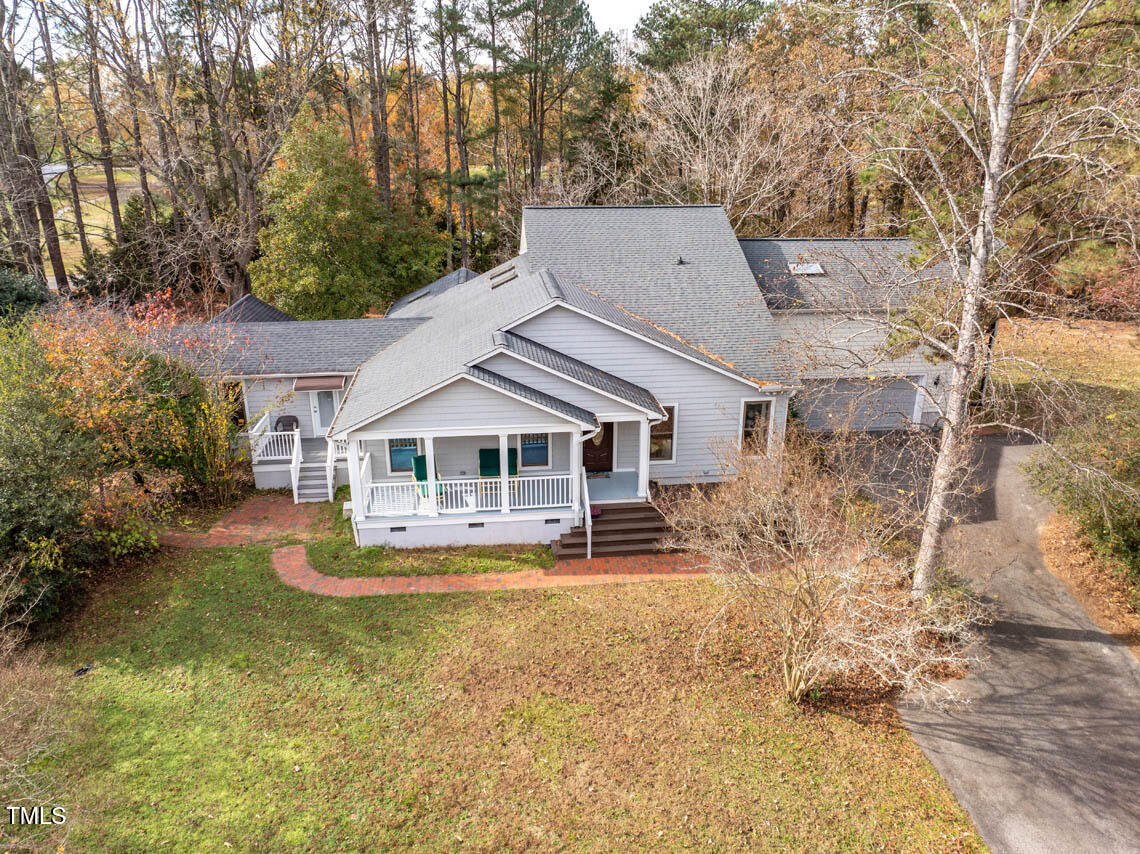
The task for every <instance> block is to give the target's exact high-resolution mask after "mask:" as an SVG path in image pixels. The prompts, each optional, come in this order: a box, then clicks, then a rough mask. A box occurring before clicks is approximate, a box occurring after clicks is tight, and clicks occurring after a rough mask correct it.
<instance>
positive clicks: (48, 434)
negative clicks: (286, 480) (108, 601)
mask: <svg viewBox="0 0 1140 854" xmlns="http://www.w3.org/2000/svg"><path fill="white" fill-rule="evenodd" d="M175 319H176V318H175V316H174V312H173V311H172V310H171V308H170V305H169V302H168V301H167V300H166V299H161V300H157V301H155V302H154V303H149V304H147V305H145V306H141V307H139V308H137V309H135V310H132V311H131V312H120V311H116V310H114V309H112V308H110V307H107V306H94V305H82V304H78V303H70V304H65V305H63V306H61V307H60V308H59V309H58V310H57V311H55V312H53V313H50V314H45V315H41V316H37V317H34V318H31V319H27V320H25V321H23V322H20V323H16V324H12V325H10V326H8V327H5V328H3V329H0V336H2V338H3V340H2V341H0V350H2V351H3V354H2V355H0V375H2V377H0V518H2V520H3V521H2V522H0V561H2V562H5V563H18V564H20V565H24V566H27V568H28V572H27V575H29V582H28V583H29V587H28V595H29V596H33V595H34V596H35V597H37V599H38V600H42V607H41V608H40V609H39V610H40V611H41V613H40V614H38V616H43V615H44V613H50V611H51V610H52V609H53V608H54V606H55V604H56V603H57V602H58V599H59V596H60V595H61V594H62V593H63V592H65V591H66V590H67V589H68V588H69V587H70V586H72V584H73V582H74V581H75V580H76V579H77V578H79V577H80V576H82V575H84V574H86V573H89V572H91V571H92V570H93V569H96V568H98V567H99V566H102V565H104V564H106V563H107V562H110V561H114V560H116V559H119V558H122V557H124V556H126V555H129V554H132V553H135V552H138V551H141V550H146V549H148V548H153V547H155V545H156V544H157V539H156V527H157V525H158V524H159V523H160V522H161V521H162V519H163V518H164V516H165V514H166V513H167V512H168V510H169V508H170V507H171V505H172V503H173V502H175V501H178V500H183V499H185V498H186V497H188V496H199V497H202V498H206V499H209V500H212V501H225V500H227V499H229V498H230V497H231V496H232V494H233V492H234V490H235V489H236V485H237V478H238V472H239V470H240V467H239V460H238V458H237V452H236V451H235V443H234V433H235V431H236V427H235V425H234V423H233V420H232V414H233V412H234V405H235V391H234V390H233V388H232V387H230V386H227V385H226V384H224V383H222V382H220V381H219V380H218V379H217V378H216V377H214V376H211V375H210V374H209V372H208V371H206V372H203V366H204V365H208V360H205V359H199V360H198V363H197V364H196V365H195V367H194V369H191V368H190V367H189V366H188V365H186V364H183V363H182V362H180V361H179V360H178V359H177V358H175V357H173V356H172V355H170V354H169V353H168V352H167V351H166V350H165V349H164V348H163V346H162V344H163V342H169V341H170V340H171V338H172V335H173V325H174V322H175ZM45 543H47V544H50V545H51V547H52V551H51V553H52V554H55V555H57V558H58V559H55V560H53V561H50V562H44V561H42V560H40V559H39V558H38V557H37V555H42V554H46V553H47V552H45V551H44V548H45V546H44V544H45ZM45 594H46V595H45Z"/></svg>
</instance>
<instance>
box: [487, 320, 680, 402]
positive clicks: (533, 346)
mask: <svg viewBox="0 0 1140 854" xmlns="http://www.w3.org/2000/svg"><path fill="white" fill-rule="evenodd" d="M495 343H497V344H500V345H502V346H503V347H505V348H506V349H507V350H508V351H510V352H511V353H516V354H517V355H519V356H521V357H522V358H524V359H527V360H528V361H531V362H534V363H535V364H538V365H542V366H543V367H544V368H549V369H550V370H551V371H554V372H556V373H559V374H562V375H563V376H566V377H570V378H571V379H574V380H577V381H578V382H580V383H582V384H583V385H587V386H589V387H591V388H595V389H597V390H598V391H600V392H602V393H603V394H607V395H609V396H610V397H616V398H618V399H619V400H624V401H625V402H627V403H630V404H632V405H633V406H636V407H638V408H639V409H646V410H649V411H650V412H655V413H657V414H658V415H660V416H662V417H665V410H663V409H662V408H661V404H660V403H658V402H657V398H656V397H654V395H653V392H651V391H649V389H646V388H642V387H641V386H639V385H634V384H633V383H631V382H629V381H628V380H623V379H622V378H621V377H617V376H614V375H613V374H611V373H608V372H606V371H603V370H601V369H600V368H595V367H594V366H593V365H588V364H586V363H585V362H580V361H578V360H577V359H575V358H573V357H571V356H567V355H566V354H565V353H560V352H558V351H557V350H553V349H551V348H550V347H547V346H546V345H545V344H539V343H538V342H537V341H532V340H530V339H529V338H525V337H523V336H522V335H516V334H515V333H513V332H498V333H496V335H495Z"/></svg>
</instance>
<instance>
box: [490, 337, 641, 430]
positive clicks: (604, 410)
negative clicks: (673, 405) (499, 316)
mask: <svg viewBox="0 0 1140 854" xmlns="http://www.w3.org/2000/svg"><path fill="white" fill-rule="evenodd" d="M479 364H480V365H482V366H483V367H484V368H486V369H487V370H489V371H494V372H495V373H497V374H502V375H503V376H504V377H509V378H510V379H512V380H517V381H518V382H520V383H522V384H523V385H528V386H530V387H531V388H535V389H538V390H539V391H544V392H546V393H547V394H549V395H553V396H554V397H557V398H558V399H559V400H564V401H566V402H567V403H573V404H574V405H575V406H580V407H582V408H583V409H585V410H587V411H589V412H593V413H595V414H596V415H628V416H630V417H633V416H637V415H642V414H644V413H642V412H641V410H639V409H634V408H633V407H632V406H627V405H626V404H624V403H620V402H619V401H616V400H614V399H613V398H612V397H607V396H606V395H604V394H599V393H598V392H596V391H593V390H591V389H588V388H583V387H582V386H580V385H578V384H577V383H573V382H570V380H567V379H563V378H562V377H559V376H558V375H557V374H552V373H551V372H550V371H547V370H544V369H543V368H536V367H535V366H534V365H529V364H527V363H526V362H521V361H519V360H518V359H516V358H514V357H513V356H510V355H507V354H506V353H500V354H498V355H497V356H492V357H491V358H490V359H487V360H485V361H483V362H480V363H479Z"/></svg>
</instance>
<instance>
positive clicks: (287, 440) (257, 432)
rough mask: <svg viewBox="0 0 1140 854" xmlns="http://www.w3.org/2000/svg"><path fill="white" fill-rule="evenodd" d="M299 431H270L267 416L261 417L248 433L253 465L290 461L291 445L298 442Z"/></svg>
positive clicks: (291, 457) (292, 449) (291, 455)
mask: <svg viewBox="0 0 1140 854" xmlns="http://www.w3.org/2000/svg"><path fill="white" fill-rule="evenodd" d="M300 437H301V433H300V431H299V430H270V429H269V415H268V414H266V415H263V416H261V418H259V419H258V421H257V423H256V424H254V425H253V429H251V430H250V431H249V456H250V459H252V460H253V462H255V463H264V462H269V461H271V460H292V459H293V451H294V448H293V443H294V442H298V443H299V441H300Z"/></svg>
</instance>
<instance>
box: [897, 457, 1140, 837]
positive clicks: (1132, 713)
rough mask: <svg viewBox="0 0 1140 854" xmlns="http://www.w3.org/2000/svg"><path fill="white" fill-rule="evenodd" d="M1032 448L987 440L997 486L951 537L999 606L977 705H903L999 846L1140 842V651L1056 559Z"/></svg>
mask: <svg viewBox="0 0 1140 854" xmlns="http://www.w3.org/2000/svg"><path fill="white" fill-rule="evenodd" d="M1031 451H1032V448H1031V447H1026V446H1015V445H1010V444H1007V443H1004V442H1001V441H998V440H997V439H988V440H987V441H986V444H985V445H984V447H983V449H982V461H981V469H980V472H979V474H980V476H981V477H982V478H983V479H984V483H985V484H986V485H987V489H986V492H985V493H984V494H983V495H982V497H981V500H980V501H979V502H978V509H977V511H976V512H975V514H974V518H972V519H969V520H967V521H965V522H963V523H962V524H959V525H957V526H956V527H955V528H953V529H951V530H950V531H949V532H948V534H947V536H948V542H947V561H948V564H949V565H950V566H952V567H954V568H955V569H956V571H958V572H959V573H961V574H962V575H964V576H966V577H967V578H969V579H971V580H972V581H973V582H974V584H975V585H976V587H977V588H978V589H979V590H980V591H982V592H983V593H985V594H986V595H988V596H989V597H992V598H993V599H994V600H995V601H996V604H997V607H998V618H997V619H996V621H995V623H994V625H993V627H992V628H991V629H990V631H989V632H988V641H989V649H988V653H989V660H988V662H987V665H986V666H985V667H984V668H982V669H980V670H979V671H978V672H976V673H972V674H971V675H969V676H968V677H967V678H966V679H964V680H962V682H961V683H960V687H961V689H962V690H963V691H964V692H965V693H966V694H967V695H968V696H969V697H970V698H971V700H972V702H971V703H970V704H969V705H968V706H966V707H964V708H961V709H956V710H953V711H949V712H938V711H931V710H923V709H919V708H914V707H908V706H907V705H905V704H903V705H901V706H900V710H899V711H900V713H901V715H902V717H903V720H904V721H905V722H906V725H907V728H908V729H909V730H910V732H911V734H912V735H913V736H914V738H915V740H916V741H917V742H918V744H919V746H920V747H921V748H922V750H923V752H924V753H925V754H926V756H927V757H928V758H929V759H930V761H931V762H932V763H933V764H934V766H935V767H936V768H937V769H938V771H939V772H940V773H941V774H942V776H943V777H944V778H945V779H946V781H947V782H948V783H949V784H950V787H951V788H952V789H953V791H954V794H955V795H956V796H957V798H958V800H959V802H961V804H962V805H963V806H964V807H965V808H966V809H967V810H968V811H969V813H970V816H971V817H972V818H973V819H974V823H975V824H976V825H977V827H978V830H979V832H980V833H981V835H982V838H983V839H984V840H985V841H986V843H987V844H988V845H989V846H990V848H991V849H992V850H994V851H997V852H1086V851H1088V852H1100V854H1104V852H1140V801H1138V796H1140V662H1137V660H1136V659H1135V658H1134V657H1133V656H1132V654H1131V653H1130V652H1129V650H1128V649H1127V648H1126V647H1125V646H1124V645H1122V644H1121V643H1120V642H1119V641H1118V639H1117V638H1115V637H1113V636H1112V635H1110V634H1107V633H1105V632H1104V631H1102V630H1101V629H1100V628H1098V627H1097V625H1096V624H1095V623H1094V622H1093V621H1092V620H1091V619H1090V618H1089V616H1088V615H1087V614H1086V613H1085V611H1084V609H1083V608H1082V607H1081V606H1080V605H1079V604H1078V603H1077V601H1076V600H1075V599H1073V597H1072V596H1070V595H1069V593H1068V591H1067V589H1066V588H1065V585H1064V584H1063V583H1062V582H1061V581H1060V580H1059V579H1057V578H1056V577H1055V576H1053V575H1052V574H1051V573H1050V572H1049V571H1048V569H1046V567H1045V564H1044V561H1043V560H1042V556H1041V552H1040V551H1039V550H1038V548H1037V537H1038V532H1039V530H1040V526H1041V524H1042V523H1043V522H1044V521H1045V519H1046V518H1047V517H1048V515H1049V513H1050V512H1051V509H1050V508H1049V506H1048V504H1047V503H1045V502H1044V501H1042V500H1041V499H1040V498H1039V497H1038V496H1036V495H1034V494H1033V492H1032V490H1031V489H1030V488H1029V487H1028V485H1027V484H1026V482H1025V479H1024V477H1023V476H1022V474H1021V471H1020V469H1019V465H1020V463H1021V462H1022V461H1023V460H1024V459H1025V458H1026V457H1027V456H1028V455H1029V453H1030V452H1031Z"/></svg>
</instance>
